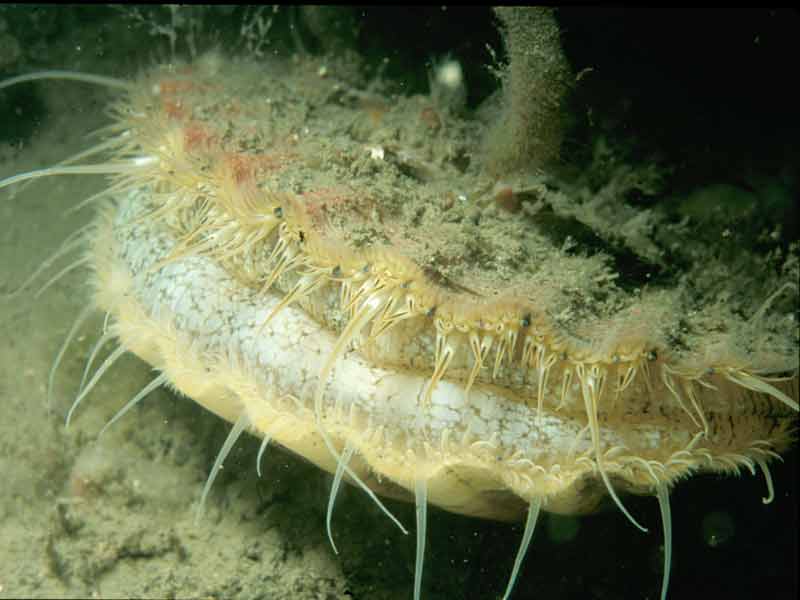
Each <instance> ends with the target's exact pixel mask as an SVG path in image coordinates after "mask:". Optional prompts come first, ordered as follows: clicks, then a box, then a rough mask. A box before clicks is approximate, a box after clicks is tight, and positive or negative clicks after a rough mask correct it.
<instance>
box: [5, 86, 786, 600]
mask: <svg viewBox="0 0 800 600" xmlns="http://www.w3.org/2000/svg"><path fill="white" fill-rule="evenodd" d="M36 85H37V86H38V89H39V90H42V91H41V92H40V93H41V94H42V97H43V98H46V105H47V116H46V117H45V119H44V120H43V121H42V122H41V123H40V125H39V127H38V128H37V130H36V132H35V133H34V134H33V135H32V136H31V137H30V138H29V139H28V140H27V141H26V142H25V145H24V147H23V148H22V149H21V150H19V151H12V150H10V149H7V148H6V149H4V151H3V154H2V155H1V156H0V177H6V176H9V175H11V174H14V173H17V172H21V171H27V170H30V169H35V168H41V167H44V166H49V165H51V164H53V163H55V162H57V161H58V160H60V159H63V158H65V157H67V156H70V155H71V154H73V153H75V152H77V151H80V150H81V149H83V148H85V147H86V144H87V142H86V141H85V138H84V136H85V134H86V133H87V132H88V131H90V130H92V129H94V128H97V127H99V126H102V125H103V124H105V122H106V121H105V120H104V117H102V115H101V114H100V113H101V111H100V110H99V109H100V108H101V107H102V106H103V104H104V103H105V102H106V101H107V100H108V99H109V98H110V97H111V95H110V94H109V93H107V92H105V91H103V90H94V89H92V88H87V87H86V86H84V85H82V84H77V83H69V82H52V83H38V84H36ZM24 117H25V116H24V115H22V116H21V117H20V118H24ZM102 185H103V182H102V178H101V177H96V176H95V177H61V178H50V179H47V180H42V181H39V182H37V183H35V184H33V185H30V186H28V188H27V189H26V190H24V191H23V192H22V193H19V194H17V195H16V196H14V195H13V194H12V193H11V192H10V190H2V191H0V292H2V293H8V292H9V291H11V290H12V289H14V287H15V286H16V285H18V284H19V283H20V282H22V281H23V280H24V279H25V278H26V277H27V275H28V274H29V273H31V272H32V271H33V270H34V269H35V268H36V267H37V266H38V265H39V264H40V263H41V262H42V261H43V260H44V259H45V258H46V257H47V256H49V255H50V254H51V253H52V252H54V251H55V250H56V249H57V248H58V247H59V244H60V243H61V241H62V240H63V239H65V238H66V237H67V236H68V235H69V234H70V233H71V232H73V231H75V230H76V229H77V228H78V227H81V226H82V225H84V224H86V223H87V222H88V221H89V220H90V219H91V215H92V209H91V208H88V209H84V210H83V211H81V212H78V213H75V214H69V215H65V209H67V208H69V207H70V206H73V205H74V204H76V203H77V202H78V201H79V200H81V199H83V198H85V197H87V196H88V195H90V194H91V193H93V192H95V191H97V190H99V189H102ZM79 256H80V255H79V254H76V253H73V254H71V255H70V256H69V257H65V258H64V259H62V260H61V261H59V262H58V263H57V264H56V265H54V266H53V267H52V268H51V269H49V270H48V272H47V274H46V275H44V276H43V277H41V278H39V279H38V280H37V282H36V283H34V284H33V285H32V286H31V288H30V289H28V290H27V291H25V292H24V293H22V294H19V295H17V296H15V297H14V298H11V299H6V300H4V301H2V302H1V303H0V598H15V597H37V598H56V597H58V598H61V597H97V598H117V597H148V598H164V597H197V598H263V599H272V598H274V599H283V598H287V599H288V598H293V599H294V598H296V599H298V600H306V599H308V600H311V599H345V598H353V599H357V600H367V599H370V600H371V599H376V600H379V599H387V600H388V599H398V600H399V599H406V598H410V597H411V584H412V578H413V565H414V545H415V542H414V535H413V518H414V511H413V507H411V506H408V505H404V504H400V503H395V502H389V503H388V505H389V506H390V507H391V509H392V510H393V511H395V513H396V514H397V515H398V516H399V518H400V519H401V520H402V521H403V522H404V523H405V524H406V525H407V526H408V527H409V529H410V530H411V535H409V536H407V537H405V536H403V535H401V534H400V532H399V531H398V530H396V529H395V528H394V526H393V525H392V524H391V523H390V522H389V521H388V520H387V519H386V518H385V517H383V516H382V515H381V514H380V513H379V512H378V511H377V509H376V508H375V507H374V506H373V505H372V504H371V503H370V502H369V500H368V499H367V498H365V497H364V495H363V494H362V493H361V492H359V491H358V490H356V489H354V488H351V487H349V486H344V487H343V489H342V490H341V491H340V495H339V498H338V501H337V508H336V512H335V515H334V535H335V536H336V541H337V544H338V546H339V549H340V554H339V556H335V555H334V554H333V552H332V550H331V548H330V546H329V544H328V542H327V539H326V536H325V507H326V504H327V498H328V490H329V488H330V483H331V479H332V478H331V476H329V475H328V474H325V473H321V472H319V471H318V470H317V469H316V468H314V467H313V466H311V465H309V464H307V463H305V462H303V461H302V460H301V459H298V458H296V457H293V456H291V455H289V454H288V453H286V452H283V451H281V450H279V449H275V448H272V447H271V448H270V449H269V450H268V452H267V453H266V455H265V459H264V462H263V465H262V477H261V478H260V479H259V478H258V477H257V476H256V472H255V457H256V452H257V449H258V440H255V439H253V438H250V437H247V436H245V438H243V439H242V440H240V441H239V443H238V444H237V446H236V448H235V449H234V451H233V452H232V454H231V456H230V457H229V459H228V461H227V462H226V465H225V469H224V471H223V472H222V473H221V475H220V477H219V478H218V479H217V482H216V484H215V485H214V488H213V490H212V492H211V495H210V497H209V499H208V503H207V507H206V514H205V517H204V518H203V520H202V521H201V522H200V523H199V524H198V525H195V524H194V522H193V520H194V509H195V507H196V505H197V502H198V499H199V496H200V491H201V488H202V485H203V482H204V480H205V477H206V475H207V473H208V470H209V469H210V467H211V464H212V463H213V460H214V457H215V455H216V453H217V450H218V449H219V447H220V445H221V444H222V441H223V440H224V438H225V436H226V434H227V431H228V429H229V425H228V424H226V423H224V422H222V421H221V420H220V419H218V418H217V417H215V416H213V415H210V414H209V413H207V412H206V411H204V410H203V409H202V408H200V407H198V406H197V405H195V404H194V403H192V401H191V400H190V399H188V398H183V397H178V396H176V395H173V394H171V393H169V392H167V391H164V390H158V391H156V392H154V393H153V394H151V395H150V396H149V397H148V398H147V399H146V400H145V401H144V402H142V403H141V404H140V405H139V406H138V407H137V408H136V409H135V410H134V411H132V412H131V413H130V414H129V415H127V416H126V417H125V418H124V419H123V420H122V421H120V422H119V423H117V424H116V425H115V426H114V427H113V428H112V429H111V430H109V431H108V432H107V433H106V435H104V437H103V439H102V440H100V441H98V440H97V433H98V432H99V430H100V429H101V427H102V426H103V424H104V423H105V422H106V421H107V420H108V419H109V418H110V417H111V416H112V415H113V414H114V413H115V412H116V411H117V410H118V409H119V408H120V407H121V406H122V405H123V404H124V403H125V402H126V401H127V400H128V399H130V398H131V397H132V396H133V395H134V394H136V392H137V391H138V390H139V389H141V388H142V387H143V386H144V385H146V384H147V382H149V381H150V379H151V378H152V377H153V373H151V372H150V371H149V369H148V367H147V366H146V365H145V364H143V363H142V362H141V361H139V360H138V359H137V358H135V357H133V356H124V357H122V358H121V359H120V360H119V361H118V362H117V363H116V364H115V365H114V366H113V367H112V368H111V369H110V370H109V372H108V373H107V374H106V375H105V376H104V377H103V378H102V379H101V380H100V382H99V383H98V385H97V386H96V387H95V389H94V390H93V392H92V393H91V395H90V396H89V397H87V398H86V400H85V401H84V402H83V404H82V405H81V407H80V408H79V409H78V410H77V412H76V414H75V418H74V421H73V423H72V425H71V427H70V428H69V430H67V429H65V427H64V415H65V413H66V410H67V409H68V408H69V406H70V404H71V402H72V401H73V399H74V397H75V394H76V391H77V389H78V386H79V382H80V380H81V376H82V373H83V369H84V366H85V363H86V359H87V357H88V355H89V353H90V352H91V349H92V347H93V345H94V343H95V341H96V340H97V339H98V338H99V336H100V333H101V329H102V325H103V321H102V315H95V316H94V317H93V318H92V319H91V320H90V322H89V323H87V324H86V326H84V327H83V328H82V329H81V331H80V334H79V336H78V337H77V338H76V341H75V342H74V343H73V344H72V345H71V346H70V348H69V350H68V351H67V353H66V355H65V357H64V361H63V363H62V365H61V367H60V369H59V370H58V373H57V375H56V379H55V387H54V395H53V399H52V400H53V402H52V406H50V407H49V410H48V405H47V381H48V373H49V370H50V368H51V365H52V363H53V359H54V357H55V355H56V353H57V351H58V348H59V346H60V345H61V343H62V341H63V339H64V337H65V336H66V334H67V332H68V330H69V328H70V327H71V325H72V323H73V322H74V320H75V318H76V317H77V315H78V313H79V312H80V311H81V309H82V307H84V306H85V305H86V303H87V301H88V298H89V289H88V281H87V272H86V271H85V270H84V269H79V270H76V271H73V272H72V273H70V274H69V275H67V276H65V277H64V278H62V279H60V280H59V281H58V282H57V283H55V284H54V285H53V286H52V287H50V288H49V289H48V290H47V291H46V292H45V293H44V294H42V295H41V296H40V297H38V298H37V297H35V291H36V289H37V288H38V287H39V285H41V284H42V283H43V282H44V281H46V280H47V279H48V278H49V277H50V276H52V275H53V274H54V273H56V272H58V270H59V269H60V268H62V267H63V266H65V265H67V264H69V262H70V261H71V260H74V259H76V258H77V257H79ZM111 349H112V344H109V348H107V349H106V350H105V351H104V352H103V353H102V354H101V356H100V358H99V360H98V361H97V362H96V363H95V365H98V364H100V362H102V359H103V358H104V357H105V356H106V355H107V354H108V352H109V351H110V350H111ZM772 474H773V477H774V480H775V486H776V498H775V501H774V502H773V503H772V504H771V505H768V506H764V505H763V504H762V502H761V497H762V496H763V495H765V493H766V488H765V485H764V483H763V479H761V478H760V477H757V478H753V477H750V476H749V475H747V476H745V477H743V478H740V479H734V478H727V479H725V478H716V477H702V478H698V479H695V480H692V481H688V482H684V483H683V484H681V485H679V486H678V487H677V488H676V490H675V491H674V493H673V495H672V506H673V523H674V541H673V548H674V555H673V572H672V580H671V581H672V583H671V590H672V594H671V597H672V598H754V597H762V594H763V593H765V592H766V591H767V590H770V592H769V597H770V598H774V599H779V598H794V597H796V592H797V566H796V565H797V559H798V556H797V503H798V495H797V452H796V450H795V451H793V452H792V453H790V454H789V455H788V456H787V457H786V462H785V463H784V464H773V465H772ZM626 505H627V506H628V508H629V510H631V512H632V513H634V514H635V515H636V516H637V518H638V519H640V520H641V521H642V522H644V523H646V524H647V525H648V526H649V527H650V529H651V533H650V534H648V535H643V534H641V533H639V532H638V531H636V530H635V529H634V528H633V527H632V526H631V525H630V524H629V523H628V522H627V521H626V520H625V519H624V518H623V516H622V515H621V514H619V512H618V511H616V510H610V511H607V512H605V513H603V514H600V515H595V516H591V517H586V518H581V519H566V518H554V517H543V518H542V520H541V521H540V524H539V528H538V531H537V535H536V536H535V538H534V542H533V544H532V546H531V549H530V552H529V555H528V558H527V561H526V563H525V567H524V571H523V573H522V575H521V577H520V580H519V581H518V584H517V593H516V594H515V596H514V597H515V598H517V599H518V600H522V599H527V598H537V599H545V598H601V599H613V598H657V597H658V590H659V589H660V579H661V560H662V558H661V548H660V546H661V533H660V518H659V516H658V507H657V503H656V501H655V500H654V499H652V498H644V499H633V498H631V499H628V500H626ZM520 535H521V527H520V526H519V525H516V526H510V525H505V524H497V523H489V522H483V521H478V520H474V519H467V518H463V517H459V516H454V515H450V514H446V513H443V512H441V511H439V510H436V509H431V510H430V511H429V523H428V547H427V551H426V557H425V578H424V584H423V587H424V598H426V599H428V600H434V599H437V600H444V599H453V600H457V599H473V598H475V599H484V598H485V599H493V598H498V597H500V595H501V594H502V591H503V589H504V586H505V582H506V579H507V577H508V574H509V572H510V569H511V565H512V562H513V558H514V553H515V552H516V547H517V544H518V541H519V537H520Z"/></svg>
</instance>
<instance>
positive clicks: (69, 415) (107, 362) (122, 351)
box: [64, 346, 127, 427]
mask: <svg viewBox="0 0 800 600" xmlns="http://www.w3.org/2000/svg"><path fill="white" fill-rule="evenodd" d="M125 352H127V349H126V348H125V346H119V347H117V349H116V350H114V352H112V353H111V354H110V355H109V356H108V358H106V359H105V360H104V361H103V364H102V365H100V368H99V369H97V371H95V373H94V375H93V376H92V379H91V380H90V381H89V383H87V384H86V387H85V388H83V390H81V392H80V393H79V394H78V397H77V398H75V402H73V403H72V406H71V407H70V409H69V412H68V413H67V420H66V422H65V424H64V426H65V427H69V423H70V421H71V420H72V414H73V413H74V412H75V409H76V408H78V405H79V404H80V403H81V400H83V399H84V398H85V397H86V396H87V395H88V394H89V392H91V391H92V388H94V386H95V385H96V384H97V382H98V381H100V378H101V377H102V376H103V375H104V374H105V372H106V371H108V369H109V368H110V367H111V365H113V364H114V362H116V360H117V359H118V358H119V357H120V356H122V355H123V354H125Z"/></svg>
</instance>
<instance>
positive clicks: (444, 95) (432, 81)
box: [428, 58, 467, 112]
mask: <svg viewBox="0 0 800 600" xmlns="http://www.w3.org/2000/svg"><path fill="white" fill-rule="evenodd" d="M428 80H429V85H430V88H431V99H432V100H433V102H434V104H436V105H437V106H438V107H439V108H441V109H445V110H449V111H452V112H459V111H461V110H462V109H463V108H464V105H465V104H466V102H467V87H466V84H465V82H464V70H463V69H462V68H461V63H460V62H458V61H457V60H455V59H453V58H445V59H443V60H442V61H441V62H438V63H436V64H434V66H433V72H432V73H430V74H429V75H428Z"/></svg>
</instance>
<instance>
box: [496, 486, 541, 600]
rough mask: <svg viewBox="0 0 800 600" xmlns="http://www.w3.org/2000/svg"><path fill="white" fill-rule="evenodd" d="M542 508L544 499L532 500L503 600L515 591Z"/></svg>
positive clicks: (506, 599)
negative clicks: (515, 584)
mask: <svg viewBox="0 0 800 600" xmlns="http://www.w3.org/2000/svg"><path fill="white" fill-rule="evenodd" d="M541 508H542V498H541V497H540V496H539V497H536V498H534V499H533V500H531V502H530V504H529V505H528V519H527V521H525V531H523V532H522V541H521V542H520V544H519V549H518V550H517V557H516V558H515V559H514V568H513V569H511V577H510V578H509V580H508V585H507V586H506V593H505V594H503V600H508V599H509V598H511V592H512V591H513V590H514V583H516V581H517V575H519V569H520V567H521V566H522V561H523V560H524V559H525V554H527V552H528V546H529V545H530V543H531V538H532V537H533V532H534V530H535V529H536V521H537V519H538V518H539V510H540V509H541Z"/></svg>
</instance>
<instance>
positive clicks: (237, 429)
mask: <svg viewBox="0 0 800 600" xmlns="http://www.w3.org/2000/svg"><path fill="white" fill-rule="evenodd" d="M248 425H250V419H249V418H248V417H247V413H244V412H243V413H242V414H240V415H239V418H238V419H236V422H235V423H234V424H233V427H231V431H230V433H228V437H226V438H225V441H224V442H223V444H222V447H221V448H220V449H219V453H218V454H217V458H216V460H215V461H214V466H213V467H211V471H210V472H209V474H208V479H206V484H205V485H204V486H203V493H202V494H201V495H200V504H199V505H198V506H197V512H195V514H194V524H195V525H197V524H198V523H199V522H200V519H202V518H203V510H204V508H205V504H206V498H207V497H208V492H209V491H211V486H212V485H213V484H214V480H215V479H216V478H217V475H218V474H219V472H220V470H221V469H222V463H223V462H224V461H225V458H226V457H227V456H228V454H229V453H230V451H231V448H233V445H234V444H235V443H236V440H238V439H239V436H240V435H242V432H243V431H244V430H245V428H246V427H247V426H248Z"/></svg>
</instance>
